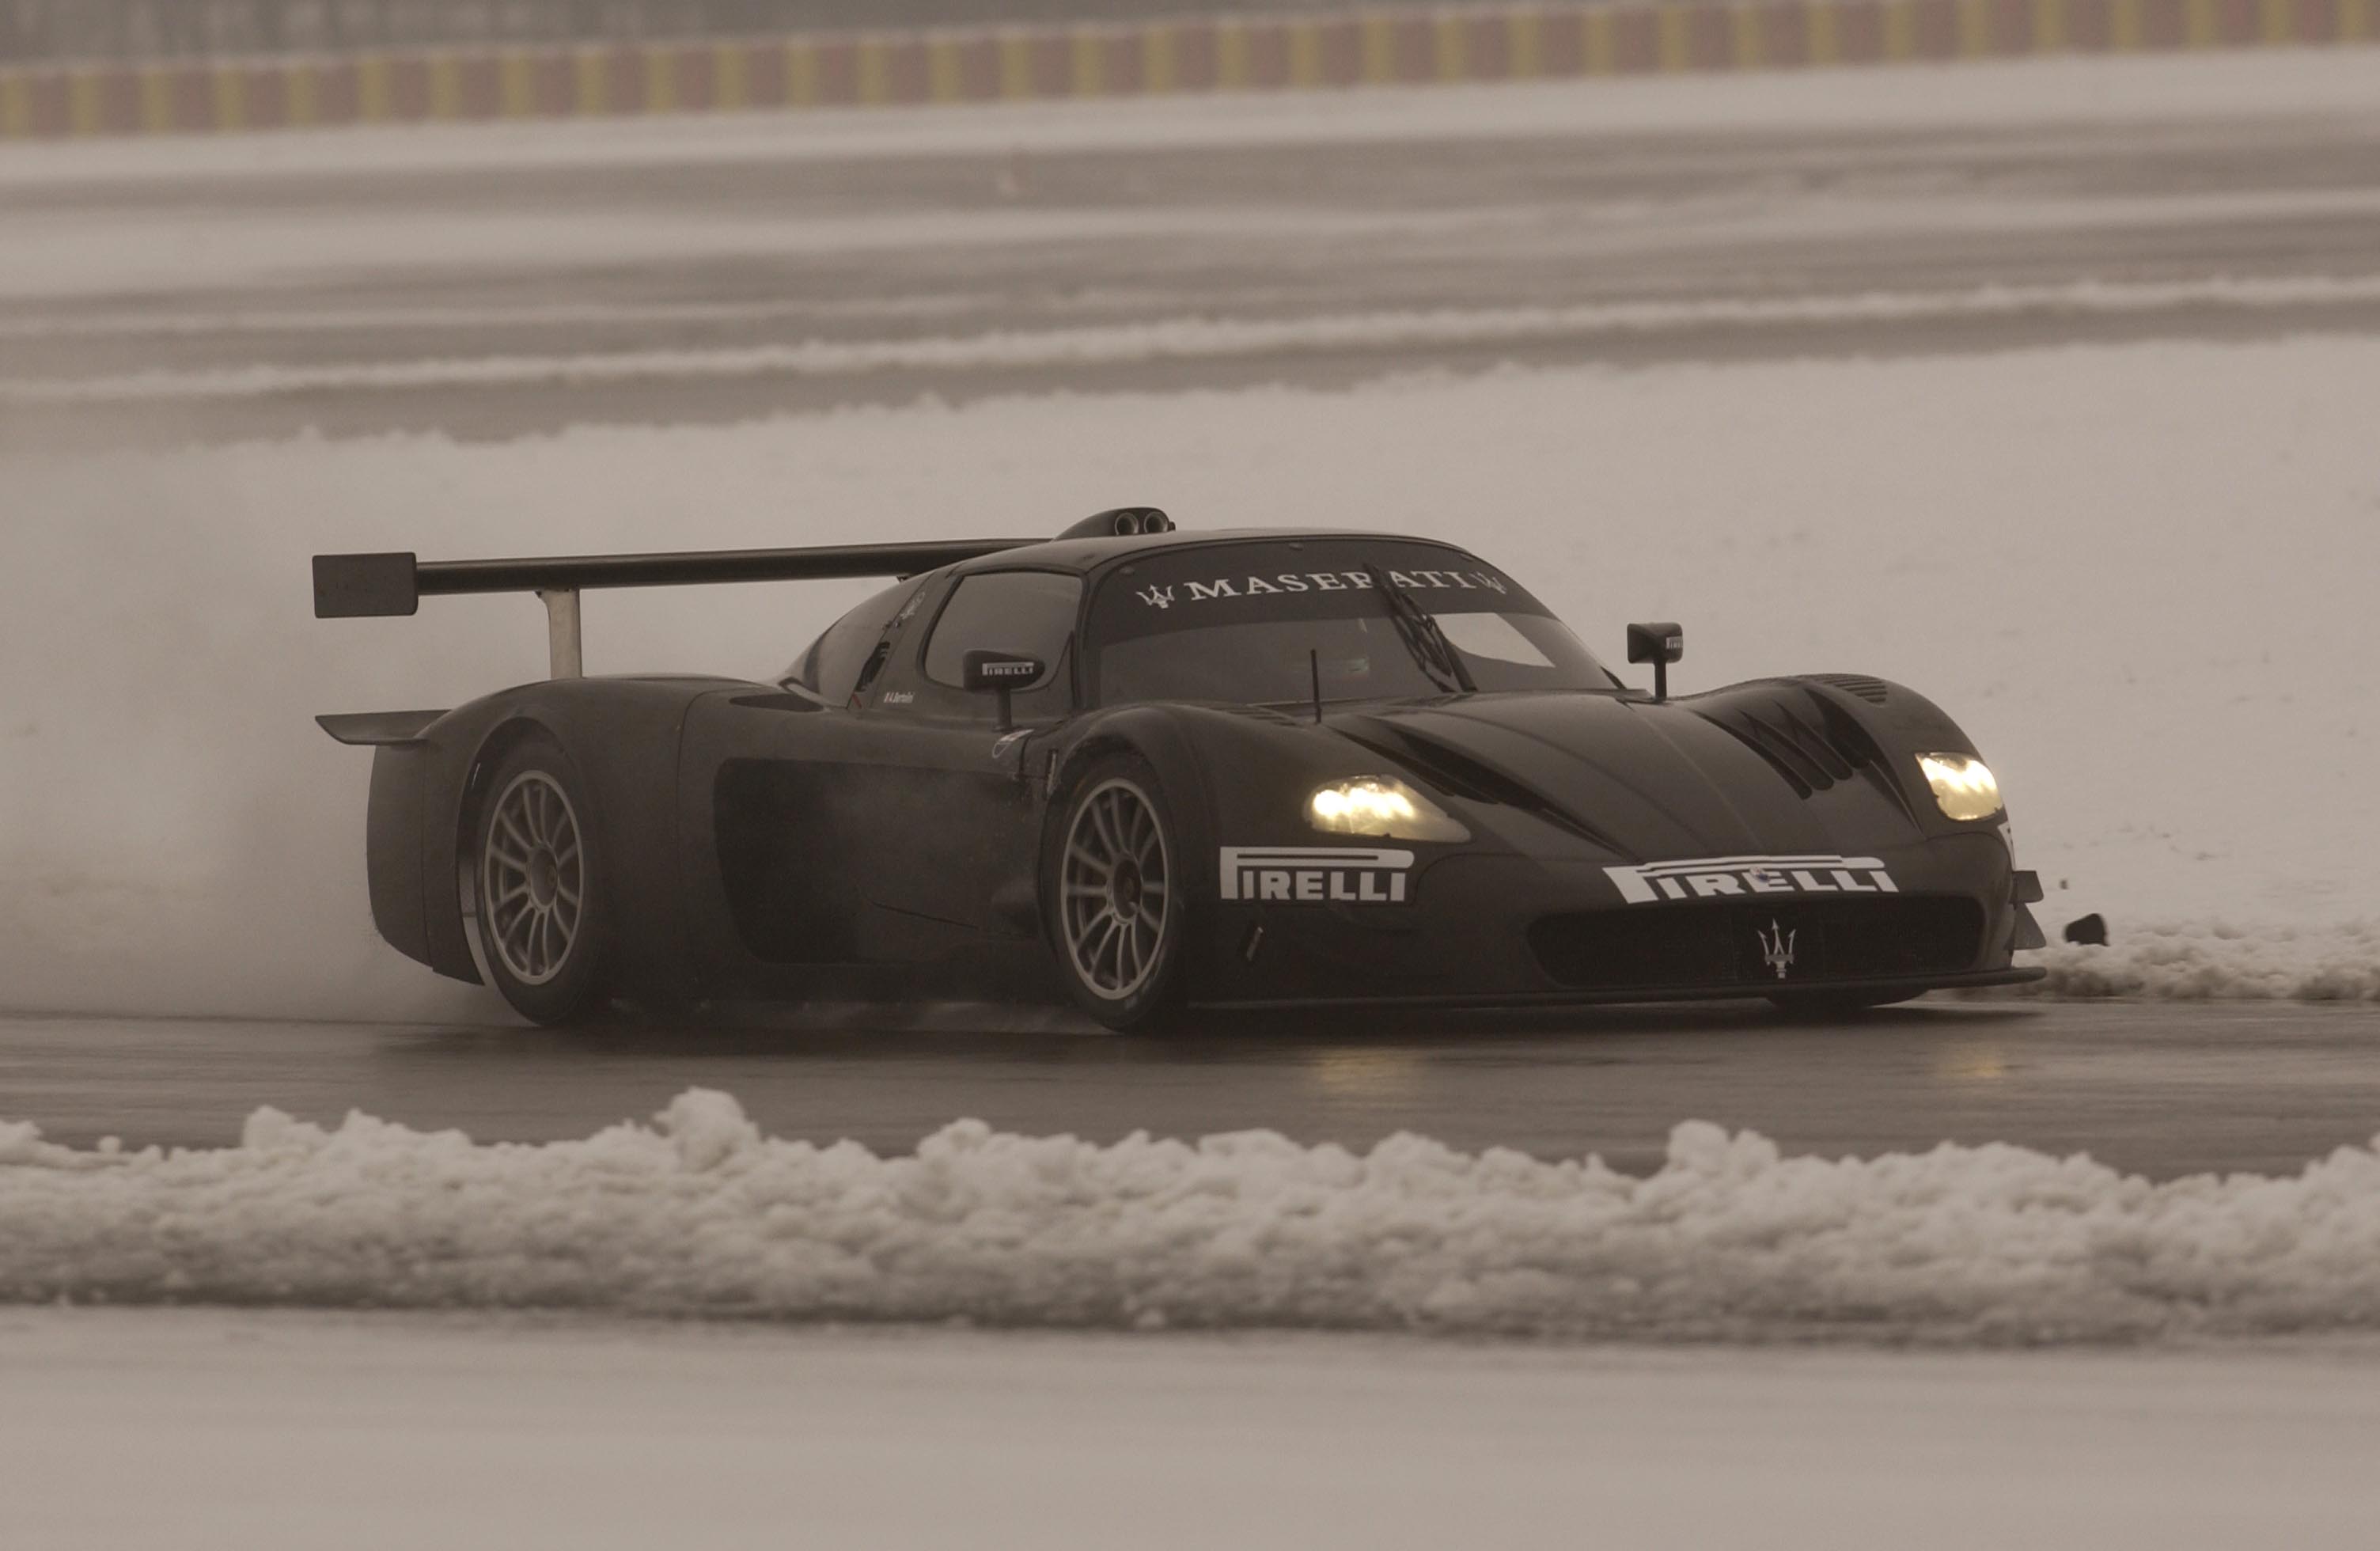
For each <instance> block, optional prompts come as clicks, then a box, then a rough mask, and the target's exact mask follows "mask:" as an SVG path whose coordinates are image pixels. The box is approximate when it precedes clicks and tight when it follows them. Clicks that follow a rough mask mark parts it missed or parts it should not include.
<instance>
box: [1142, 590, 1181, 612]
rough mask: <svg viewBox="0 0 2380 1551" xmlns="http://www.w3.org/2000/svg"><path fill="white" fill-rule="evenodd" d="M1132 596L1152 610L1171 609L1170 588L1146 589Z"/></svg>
mask: <svg viewBox="0 0 2380 1551" xmlns="http://www.w3.org/2000/svg"><path fill="white" fill-rule="evenodd" d="M1133 596H1134V597H1135V598H1137V599H1139V600H1141V601H1142V602H1144V603H1146V604H1147V605H1148V606H1149V607H1150V608H1152V609H1170V608H1172V607H1173V589H1172V588H1170V587H1152V588H1143V589H1142V590H1141V591H1139V592H1136V593H1135V594H1133Z"/></svg>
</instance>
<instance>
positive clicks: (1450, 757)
mask: <svg viewBox="0 0 2380 1551" xmlns="http://www.w3.org/2000/svg"><path fill="white" fill-rule="evenodd" d="M1336 731H1337V732H1338V733H1339V734H1340V735H1341V736H1342V737H1343V738H1345V739H1346V740H1347V741H1348V742H1350V743H1353V744H1357V745H1361V746H1363V747H1365V748H1367V749H1370V750H1371V751H1372V752H1373V753H1375V754H1378V755H1379V756H1381V757H1384V758H1388V759H1392V760H1395V761H1396V762H1397V763H1399V764H1401V765H1403V766H1404V767H1405V768H1406V769H1410V770H1412V771H1413V773H1414V774H1415V775H1417V776H1419V777H1421V778H1422V780H1423V781H1425V782H1428V783H1429V784H1430V785H1432V786H1434V787H1436V788H1438V789H1439V791H1441V792H1443V793H1445V794H1447V795H1448V796H1450V797H1460V798H1462V799H1463V801H1465V802H1470V803H1488V804H1493V805H1495V806H1500V807H1509V808H1514V809H1517V810H1518V811H1520V812H1522V813H1525V814H1528V815H1529V816H1530V817H1532V818H1541V819H1543V820H1545V821H1546V822H1547V823H1548V824H1551V825H1552V826H1553V827H1554V828H1556V829H1558V830H1564V831H1566V832H1568V833H1570V834H1573V835H1576V836H1577V837H1578V838H1579V839H1581V840H1583V841H1585V842H1588V843H1590V844H1593V845H1599V846H1601V847H1603V848H1604V849H1605V850H1607V851H1612V852H1617V851H1619V850H1620V847H1619V845H1618V844H1617V843H1616V842H1614V841H1613V840H1612V839H1611V837H1610V836H1609V835H1607V834H1605V833H1604V832H1603V831H1602V830H1598V829H1597V828H1596V827H1595V826H1594V825H1592V824H1589V823H1588V822H1587V821H1586V820H1585V819H1584V818H1579V817H1578V816H1577V815H1575V814H1573V813H1569V812H1566V811H1565V810H1563V809H1561V808H1560V807H1557V806H1554V804H1553V803H1552V802H1551V801H1550V800H1548V798H1547V797H1546V796H1545V795H1544V794H1542V793H1539V792H1537V791H1536V790H1534V789H1532V788H1530V787H1528V786H1525V785H1524V784H1523V783H1521V782H1518V781H1515V780H1513V779H1512V777H1511V776H1508V775H1506V774H1505V773H1504V772H1503V771H1501V770H1500V769H1496V768H1495V767H1494V766H1492V765H1486V764H1482V763H1481V762H1480V761H1478V760H1477V759H1475V758H1473V757H1471V756H1470V755H1467V754H1464V753H1463V752H1462V751H1461V750H1459V749H1454V748H1450V747H1448V746H1447V745H1444V744H1441V743H1439V742H1437V741H1436V740H1434V739H1429V738H1422V737H1416V736H1415V735H1414V734H1413V733H1410V732H1407V731H1405V730H1404V729H1403V728H1401V727H1400V728H1392V727H1388V726H1385V725H1383V724H1381V723H1380V722H1378V721H1366V723H1365V726H1364V732H1363V733H1361V734H1358V733H1354V732H1351V731H1349V730H1348V728H1347V727H1346V726H1344V725H1343V724H1342V725H1340V726H1338V727H1337V728H1336Z"/></svg>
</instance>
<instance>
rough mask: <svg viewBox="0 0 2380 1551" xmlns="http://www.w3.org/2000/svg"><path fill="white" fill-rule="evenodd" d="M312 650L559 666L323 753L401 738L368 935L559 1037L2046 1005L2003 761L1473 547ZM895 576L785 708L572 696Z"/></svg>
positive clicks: (1078, 573)
mask: <svg viewBox="0 0 2380 1551" xmlns="http://www.w3.org/2000/svg"><path fill="white" fill-rule="evenodd" d="M314 567H315V571H314V576H315V606H316V612H317V613H318V614H320V615H322V616H323V617H339V616H349V615H371V614H409V613H412V612H415V609H416V607H417V606H418V603H419V599H420V597H421V596H422V595H423V594H425V593H456V592H488V591H536V592H539V593H540V594H541V595H542V596H543V597H544V598H545V600H546V603H547V606H548V611H549V625H550V628H551V631H552V637H553V657H554V677H553V678H552V679H551V680H549V681H547V682H544V683H540V684H532V685H523V686H521V687H519V688H515V689H506V690H504V691H501V692H499V693H497V694H494V695H491V696H489V697H486V698H484V699H481V700H478V701H475V702H473V703H472V704H470V705H468V706H465V707H463V708H461V709H457V710H451V711H413V712H397V713H379V714H370V715H361V716H332V717H324V718H322V725H323V727H324V728H325V729H326V730H327V731H328V732H329V733H331V735H332V736H333V737H334V738H337V739H339V740H340V741H341V742H343V743H349V744H360V745H370V746H372V747H373V748H374V749H375V750H376V758H375V763H374V766H373V771H372V786H371V806H370V839H369V852H370V887H371V904H372V915H373V918H374V920H375V922H376V923H377V924H378V926H379V928H380V931H381V934H382V935H383V937H385V938H386V939H388V940H389V941H390V942H391V943H392V944H394V945H395V947H396V948H397V949H398V950H400V951H403V952H405V953H407V954H408V955H410V956H411V957H413V958H415V959H418V960H419V961H420V962H421V963H425V964H427V965H429V966H430V967H431V969H434V970H436V971H437V972H439V973H440V974H442V975H449V976H452V977H453V978H455V979H458V980H465V981H471V982H477V983H481V984H492V985H493V986H494V987H495V988H497V989H498V990H499V991H501V992H502V993H503V994H504V998H505V999H506V1000H508V1001H510V1002H511V1003H512V1005H513V1006H514V1007H515V1008H516V1009H518V1010H519V1011H520V1012H523V1013H525V1014H527V1015H528V1017H530V1018H532V1019H535V1020H537V1021H539V1022H541V1023H565V1022H570V1021H574V1020H579V1019H584V1018H588V1017H589V1016H591V1015H594V1014H596V1013H598V1012H601V1011H602V1010H605V1009H607V1008H609V1007H612V1006H613V1005H615V1004H625V1005H629V1006H642V1007H646V1008H660V1009H680V1010H684V1009H698V1008H700V1007H702V1006H704V1005H707V1004H712V1003H723V1002H735V1001H749V1000H795V1001H799V1000H850V999H854V998H860V999H876V998H895V999H903V1000H927V999H935V1000H940V999H968V1000H983V999H1000V1000H1005V999H1024V1000H1031V999H1049V1000H1057V999H1063V998H1071V999H1072V1000H1073V1001H1074V1002H1075V1004H1076V1005H1077V1006H1079V1007H1080V1008H1082V1009H1083V1010H1084V1011H1085V1012H1088V1013H1089V1014H1090V1015H1091V1016H1092V1017H1094V1018H1096V1019H1098V1020H1099V1021H1100V1022H1102V1023H1105V1024H1110V1025H1111V1026H1113V1027H1117V1028H1128V1027H1133V1026H1135V1025H1143V1024H1147V1023H1149V1022H1150V1021H1151V1020H1154V1019H1158V1018H1160V1017H1162V1016H1164V1015H1166V1014H1167V1013H1168V1012H1170V1011H1172V1010H1173V1009H1176V1008H1180V1007H1184V1006H1193V1007H1208V1008H1275V1007H1287V1006H1305V1005H1320V1004H1360V1003H1384V1004H1397V1005H1405V1006H1412V1005H1427V1004H1446V1005H1466V1006H1474V1005H1485V1004H1500V1003H1531V1002H1546V1003H1559V1002H1588V1001H1651V1000H1682V999H1689V998H1714V997H1761V996H1767V997H1769V998H1771V999H1773V1000H1777V1001H1778V1002H1779V1003H1780V1004H1783V1005H1786V1006H1789V1007H1805V1008H1811V1009H1826V1010H1841V1009H1849V1008H1855V1007H1861V1006H1869V1005H1875V1004H1878V1003H1883V1002H1889V1001H1895V1000H1904V999H1906V998H1909V997H1913V996H1915V995H1918V994H1920V993H1922V992H1924V991H1926V990H1930V989H1934V988H1939V987H1965V986H1999V985H2008V984H2011V983H2014V982H2018V981H2022V980H2027V979H2032V978H2035V977H2037V976H2038V975H2039V973H2040V972H2039V971H2037V970H2032V969H2023V968H2017V967H2013V966H2012V963H2011V955H2012V954H2013V953H2014V951H2016V950H2019V949H2023V948H2033V947H2038V946H2040V945H2041V941H2042V938H2041V933H2040V930H2039V928H2038V927H2036V925H2035V924H2034V920H2033V917H2032V915H2031V913H2030V912H2028V911H2027V910H2026V908H2025V906H2026V905H2027V904H2028V903H2032V902H2034V901H2036V900H2038V899H2039V898H2040V890H2039V885H2038V883H2037V881H2036V880H2035V879H2034V876H2033V875H2032V874H2030V873H2025V872H2020V871H2018V870H2017V869H2016V867H2015V866H2014V864H2013V860H2012V856H2011V851H2010V842H2009V836H2008V829H2007V819H2006V816H2005V814H2004V813H2003V811H2002V808H2001V805H2000V800H1999V793H1998V787H1997V785H1996V784H1995V782H1994V781H1993V778H1992V775H1991V772H1990V771H1989V770H1988V769H1985V766H1984V764H1983V762H1982V761H1981V760H1980V759H1979V758H1978V757H1976V752H1975V749H1974V746H1973V744H1972V743H1970V742H1969V741H1968V739H1967V737H1966V735H1965V734H1964V733H1961V732H1960V731H1959V728H1958V726H1957V724H1956V723H1954V722H1952V721H1950V719H1949V717H1947V716H1945V715H1943V714H1942V712H1941V711H1939V710H1937V709H1935V707H1934V706H1933V704H1932V703H1931V702H1929V701H1927V700H1926V699H1925V698H1924V697H1921V696H1918V695H1916V694H1913V693H1912V692H1911V691H1909V690H1906V689H1903V688H1901V687H1900V686H1899V685H1890V684H1886V683H1884V682H1882V681H1881V680H1877V679H1873V678H1864V677H1859V676H1855V675H1851V674H1818V675H1814V676H1809V677H1802V678H1779V679H1762V680H1756V681H1755V682H1752V683H1749V684H1742V685H1734V686H1733V687H1731V688H1727V689H1720V690H1715V691H1713V692H1711V693H1708V694H1705V695H1696V696H1692V697H1684V698H1679V699H1671V698H1670V697H1669V694H1668V686H1667V682H1666V681H1667V675H1668V670H1669V666H1670V663H1672V662H1674V661H1676V660H1678V658H1679V657H1680V655H1681V653H1682V636H1681V634H1680V632H1679V630H1678V628H1677V627H1676V626H1675V625H1670V624H1652V625H1632V626H1630V627H1629V632H1628V637H1629V653H1628V656H1629V660H1630V661H1631V662H1649V663H1651V664H1652V666H1653V673H1654V687H1653V690H1652V692H1651V693H1649V694H1647V693H1646V692H1645V691H1644V690H1642V689H1638V688H1634V687H1632V686H1631V685H1626V684H1623V683H1621V680H1620V679H1619V678H1617V677H1615V676H1614V675H1613V674H1612V673H1609V671H1608V670H1606V669H1605V668H1604V667H1603V666H1602V664H1601V663H1599V662H1597V660H1596V659H1595V657H1594V656H1593V655H1592V654H1590V653H1589V652H1588V650H1587V648H1585V646H1584V645H1582V644H1581V643H1580V641H1579V639H1578V637H1577V636H1574V635H1573V634H1572V633H1571V632H1570V630H1569V629H1568V628H1566V627H1565V626H1564V625H1563V624H1561V622H1560V621H1559V620H1557V619H1556V618H1554V616H1553V615H1552V614H1550V613H1548V612H1547V610H1546V608H1545V606H1544V605H1543V604H1541V603H1539V602H1538V601H1537V600H1536V599H1535V598H1533V597H1531V596H1530V595H1529V592H1528V590H1527V589H1526V588H1524V587H1523V586H1522V585H1521V584H1520V583H1519V582H1517V581H1515V580H1514V579H1513V578H1512V577H1511V576H1507V575H1506V574H1505V573H1503V572H1502V571H1500V570H1499V569H1497V568H1496V567H1495V566H1494V565H1492V564H1490V563H1488V562H1487V561H1485V560H1482V559H1480V558H1479V557H1478V556H1476V555H1474V554H1472V553H1470V552H1469V551H1466V550H1463V549H1460V548H1458V547H1456V546H1454V545H1451V544H1444V543H1439V542H1435V541H1432V540H1429V539H1411V538H1397V537H1392V536H1390V535H1385V534H1366V533H1345V532H1329V531H1313V532H1305V531H1287V530H1283V531H1271V530H1264V531H1242V532H1230V533H1207V534H1191V533H1183V532H1177V531H1175V530H1174V529H1173V526H1172V523H1171V522H1169V521H1168V520H1167V519H1166V517H1165V515H1164V514H1162V513H1160V512H1157V511H1153V510H1149V509H1146V508H1134V509H1125V510H1120V511H1115V512H1107V513H1101V514H1100V515H1098V516H1096V517H1094V518H1091V519H1089V520H1088V521H1087V522H1085V523H1081V524H1078V525H1076V526H1075V527H1073V528H1070V529H1069V530H1067V531H1066V532H1065V533H1063V534H1062V535H1060V536H1059V538H1057V539H1055V540H1050V541H1041V540H989V541H983V542H975V543H952V544H893V545H878V546H862V547H856V548H842V549H812V550H785V551H740V552H733V553H713V554H683V555H624V556H603V557H592V558H585V559H570V560H532V561H467V562H456V563H438V564H422V563H417V562H416V560H415V558H414V557H413V556H412V555H410V554H378V555H326V556H321V557H318V558H317V559H316V560H315V562H314ZM868 575H876V576H898V577H900V578H901V579H900V580H899V581H897V582H896V583H895V584H894V585H893V586H892V587H889V588H885V589H884V590H883V591H881V592H880V593H878V594H877V595H876V596H874V597H873V598H870V599H869V600H868V601H866V602H864V603H862V604H860V605H859V606H858V607H857V608H855V609H853V610H852V611H851V612H849V613H847V614H845V615H844V617H843V618H842V619H841V620H839V621H837V622H836V623H835V624H833V625H832V627H830V628H829V629H828V630H827V631H826V633H825V634H824V635H822V636H820V637H819V638H818V639H817V641H815V642H814V643H812V645H811V646H810V648H809V649H808V650H807V651H806V652H804V653H802V655H801V658H800V660H798V661H796V662H795V664H794V665H793V666H792V667H791V668H790V669H788V670H787V671H786V673H784V675H783V677H782V678H780V679H778V680H777V681H776V682H774V683H750V682H744V681H741V680H734V679H721V678H696V677H628V678H586V677H582V676H579V665H578V664H579V654H578V627H577V603H578V594H579V591H580V590H581V589H584V588H603V587H637V586H654V585H668V584H682V583H698V582H727V581H758V580H771V579H793V578H803V577H826V576H868Z"/></svg>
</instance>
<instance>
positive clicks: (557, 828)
mask: <svg viewBox="0 0 2380 1551" xmlns="http://www.w3.org/2000/svg"><path fill="white" fill-rule="evenodd" d="M488 794H489V795H488V801H487V805H486V806H485V807H484V808H482V809H481V811H480V824H479V832H478V834H477V836H476V837H475V842H474V844H473V847H472V856H473V861H474V866H473V868H472V875H471V884H472V887H473V889H474V891H475V892H474V901H475V902H476V904H477V915H478V918H479V927H480V949H481V951H482V956H483V958H484V959H485V962H486V967H487V970H488V973H489V975H490V977H491V978H492V980H493V981H494V982H495V987H496V989H497V990H498V991H500V992H502V993H503V994H504V1000H506V1001H508V1002H510V1003H512V1005H513V1007H514V1009H515V1011H516V1012H519V1013H520V1014H521V1015H522V1016H523V1017H526V1018H528V1019H530V1020H531V1021H532V1022H535V1023H540V1024H575V1023H583V1022H585V1021H586V1020H587V1019H589V1018H590V1017H592V1016H593V1015H594V1014H595V1013H597V1012H600V1011H601V1010H602V1008H603V1007H604V1006H605V1004H606V1001H607V993H608V991H609V986H608V984H607V973H606V972H607V968H608V966H607V964H606V963H605V961H606V959H607V957H608V940H607V935H606V934H607V932H608V930H609V927H610V922H609V920H608V918H607V914H606V912H605V910H604V907H603V899H602V894H601V883H602V881H603V878H602V872H601V857H600V856H598V855H597V854H596V851H595V842H594V836H593V833H592V832H591V830H590V828H589V823H588V807H587V801H586V784H585V782H583V781H582V780H581V779H580V777H579V774H578V768H577V765H576V764H575V763H573V762H572V760H571V758H570V757H569V756H568V755H567V754H565V753H564V752H563V751H562V750H561V749H560V748H559V747H557V746H556V745H553V744H551V743H547V742H544V741H542V740H539V741H536V742H531V743H527V744H523V745H520V746H519V747H517V748H516V749H514V750H513V751H512V752H511V753H510V754H508V755H506V756H505V757H504V759H503V760H502V761H501V762H500V763H499V764H498V765H497V767H496V770H495V773H494V775H493V776H492V777H491V778H490V781H489V783H488Z"/></svg>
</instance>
